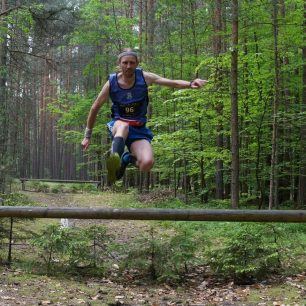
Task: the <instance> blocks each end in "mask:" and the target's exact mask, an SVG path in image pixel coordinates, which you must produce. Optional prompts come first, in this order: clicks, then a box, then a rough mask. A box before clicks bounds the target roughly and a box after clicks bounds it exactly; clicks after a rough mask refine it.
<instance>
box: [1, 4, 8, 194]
mask: <svg viewBox="0 0 306 306" xmlns="http://www.w3.org/2000/svg"><path fill="white" fill-rule="evenodd" d="M6 10H7V1H6V0H2V1H1V13H3V12H5V11H6ZM0 25H1V27H2V28H3V29H5V28H7V23H6V21H2V20H1V19H0ZM6 68H7V35H6V33H3V34H2V36H1V39H0V69H1V74H0V169H1V171H0V192H4V191H5V173H6V167H7V165H6V158H7V156H6V155H7V142H8V131H7V117H8V114H7V105H6V104H7V90H6V87H7V86H6V82H7V74H6Z"/></svg>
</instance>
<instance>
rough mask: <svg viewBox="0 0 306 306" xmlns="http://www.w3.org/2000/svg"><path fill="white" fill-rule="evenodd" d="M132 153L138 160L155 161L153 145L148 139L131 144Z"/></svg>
mask: <svg viewBox="0 0 306 306" xmlns="http://www.w3.org/2000/svg"><path fill="white" fill-rule="evenodd" d="M131 153H132V155H134V156H135V157H136V159H137V160H144V159H145V160H153V149H152V145H151V143H150V142H149V141H148V140H146V139H140V140H135V141H134V142H133V143H132V144H131Z"/></svg>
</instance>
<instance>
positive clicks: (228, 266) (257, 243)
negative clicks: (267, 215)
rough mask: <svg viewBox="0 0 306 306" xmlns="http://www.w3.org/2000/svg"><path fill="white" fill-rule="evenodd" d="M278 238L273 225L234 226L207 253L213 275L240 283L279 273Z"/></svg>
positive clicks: (279, 254) (280, 234) (279, 245)
mask: <svg viewBox="0 0 306 306" xmlns="http://www.w3.org/2000/svg"><path fill="white" fill-rule="evenodd" d="M282 235H283V232H282V231H281V230H280V229H277V228H276V227H275V226H273V225H269V224H238V226H236V227H234V228H233V229H232V231H230V232H228V233H227V235H226V237H225V238H224V241H221V243H220V245H219V246H217V247H216V246H215V247H214V248H212V249H211V250H210V251H209V252H208V254H209V256H210V265H211V267H212V268H213V269H214V270H215V271H216V272H219V273H222V274H223V275H225V276H227V277H233V278H234V279H235V281H236V282H241V283H247V282H250V281H254V280H255V279H256V278H258V279H262V278H263V277H266V276H267V275H269V274H271V273H275V272H280V270H281V263H282V259H283V256H284V250H283V248H282V244H281V240H280V239H281V237H282Z"/></svg>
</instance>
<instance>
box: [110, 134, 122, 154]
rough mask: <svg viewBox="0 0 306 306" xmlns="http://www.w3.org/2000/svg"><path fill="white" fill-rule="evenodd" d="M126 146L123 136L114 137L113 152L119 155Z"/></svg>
mask: <svg viewBox="0 0 306 306" xmlns="http://www.w3.org/2000/svg"><path fill="white" fill-rule="evenodd" d="M124 147H125V141H124V139H123V137H114V139H113V143H112V153H118V154H119V156H120V157H121V155H122V154H123V152H124Z"/></svg>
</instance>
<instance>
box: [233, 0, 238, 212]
mask: <svg viewBox="0 0 306 306" xmlns="http://www.w3.org/2000/svg"><path fill="white" fill-rule="evenodd" d="M232 19H233V20H232V43H233V51H232V64H231V91H232V104H231V106H232V113H231V136H232V139H231V148H232V180H231V200H232V207H233V208H238V206H239V128H238V92H237V81H238V0H233V1H232Z"/></svg>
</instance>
